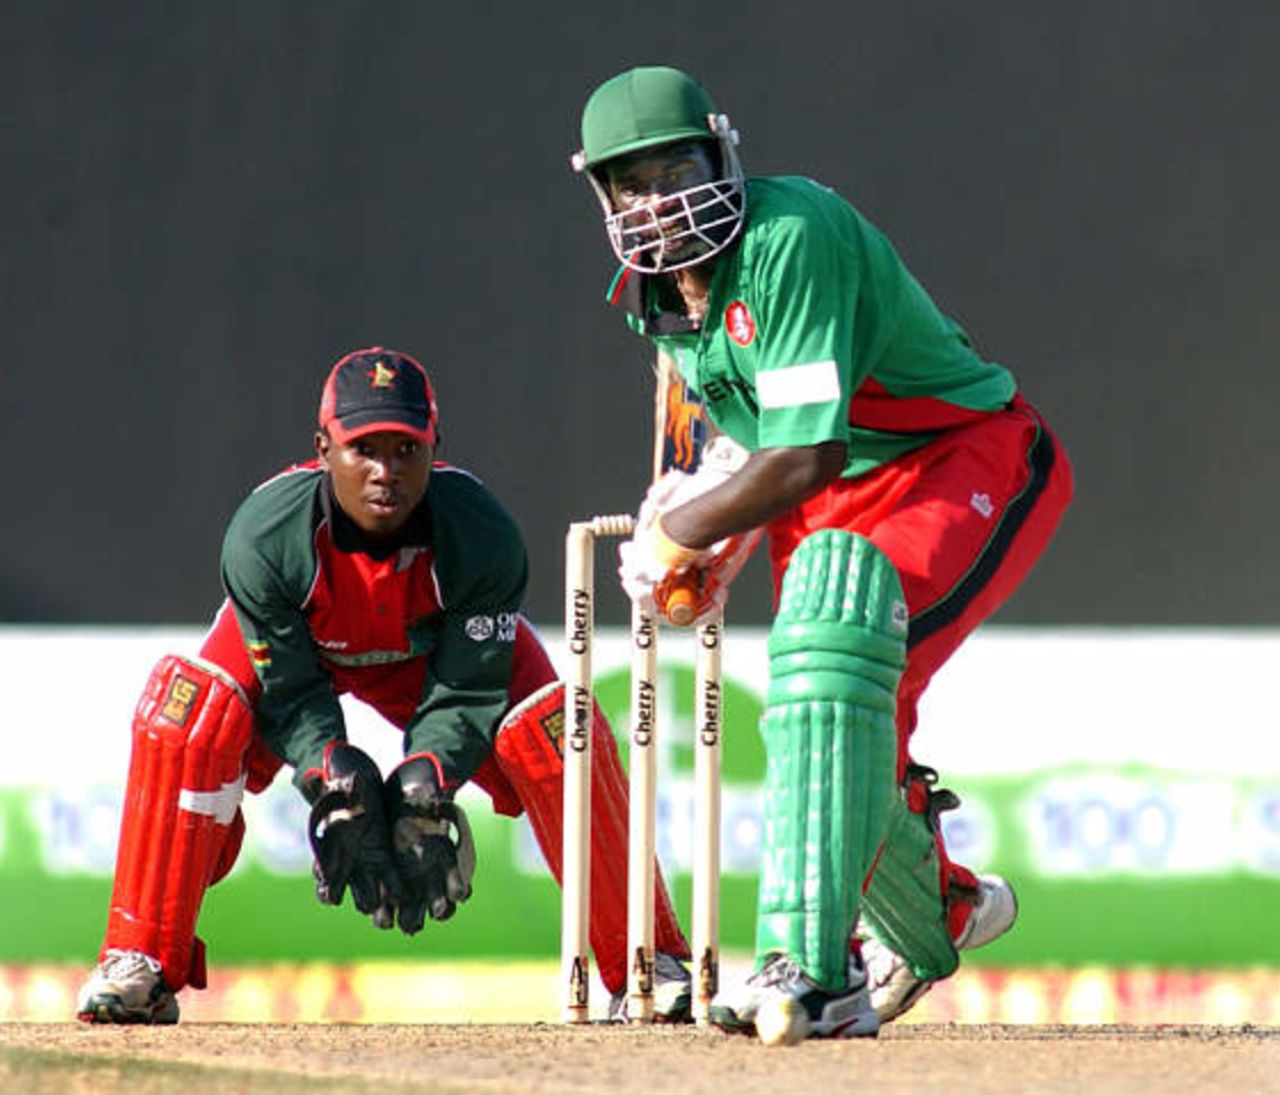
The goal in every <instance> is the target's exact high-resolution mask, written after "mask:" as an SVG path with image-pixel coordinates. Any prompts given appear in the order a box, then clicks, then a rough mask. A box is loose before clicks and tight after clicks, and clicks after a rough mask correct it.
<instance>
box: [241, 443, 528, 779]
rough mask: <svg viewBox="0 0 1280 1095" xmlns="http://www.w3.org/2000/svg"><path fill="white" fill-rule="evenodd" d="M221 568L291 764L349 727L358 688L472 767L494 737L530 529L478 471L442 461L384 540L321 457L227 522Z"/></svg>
mask: <svg viewBox="0 0 1280 1095" xmlns="http://www.w3.org/2000/svg"><path fill="white" fill-rule="evenodd" d="M222 581H223V585H224V587H225V589H226V592H227V595H228V597H229V598H230V601H231V603H232V605H233V606H234V608H235V612H236V618H237V621H238V622H239V624H240V629H241V633H242V634H243V636H244V641H245V644H246V647H247V648H248V651H249V654H250V657H251V659H252V661H253V664H254V669H255V671H256V672H257V674H258V677H259V680H260V681H261V683H262V698H261V700H260V701H259V703H258V707H257V718H258V728H259V732H260V733H261V735H262V737H263V739H264V740H265V741H266V743H267V744H268V745H269V746H270V747H271V748H272V750H273V751H274V752H275V753H276V754H277V755H278V756H279V757H280V758H281V759H282V760H284V761H285V762H286V763H288V764H290V765H293V766H294V768H295V769H296V770H297V772H296V775H295V780H296V779H298V778H300V777H301V775H302V774H303V773H305V772H306V771H307V770H308V769H309V768H316V767H319V766H320V764H321V762H322V759H323V754H324V747H325V745H326V744H327V743H328V742H330V741H332V740H334V739H345V737H346V729H345V723H344V720H343V715H342V709H341V706H340V705H339V702H338V696H339V695H340V694H342V693H351V694H352V695H354V696H356V697H357V698H359V699H361V700H363V701H365V702H366V703H368V704H370V705H371V706H373V707H374V708H375V709H377V710H378V711H379V712H381V713H382V714H383V716H385V717H386V718H387V719H388V720H390V721H391V722H392V723H394V724H395V725H396V726H399V727H400V728H402V729H403V731H404V751H405V754H406V755H409V754H411V753H419V752H429V753H433V754H435V756H436V757H438V758H439V760H440V763H441V767H442V769H443V772H444V776H445V779H446V780H447V781H448V783H449V784H450V786H456V785H458V784H460V783H461V782H463V781H464V780H466V779H467V778H469V777H470V776H471V774H472V773H473V772H474V771H475V769H476V768H477V767H478V766H479V764H480V763H481V761H482V760H483V759H484V758H485V756H486V755H487V754H488V752H489V751H490V748H491V745H492V739H493V733H494V730H495V727H496V725H497V722H498V719H499V718H500V716H501V715H502V712H503V710H504V709H505V707H506V705H507V686H508V682H509V679H510V675H511V659H512V649H513V643H514V641H515V632H516V620H517V614H518V613H519V610H520V605H521V602H522V600H523V597H524V591H525V586H526V584H527V581H528V563H527V557H526V553H525V546H524V541H523V538H522V537H521V535H520V531H519V529H518V528H517V526H516V524H515V522H514V521H513V519H512V518H511V516H510V515H509V514H508V513H507V511H506V510H505V509H504V508H503V507H502V505H501V504H500V503H499V502H498V500H497V499H496V498H495V497H494V496H493V494H492V493H491V492H490V491H489V490H488V488H486V487H485V486H484V485H483V484H482V483H480V482H479V480H477V479H476V478H474V477H473V476H472V475H470V474H468V473H467V472H465V471H462V470H460V469H458V468H454V467H450V466H448V465H445V464H436V465H435V466H434V467H433V469H432V472H431V478H430V480H429V481H428V484H427V492H426V495H425V497H424V499H423V501H422V502H421V503H420V504H419V505H418V507H417V509H415V510H414V512H413V514H412V516H411V517H410V519H409V521H408V522H407V523H406V526H405V528H404V529H403V530H402V534H401V536H400V537H399V539H398V542H397V543H396V544H395V545H394V546H392V547H390V548H385V547H377V546H375V545H373V544H371V543H370V542H368V540H367V539H366V538H365V537H364V535H363V534H362V533H361V531H360V530H359V529H358V528H357V527H356V525H355V524H354V523H353V522H352V521H351V520H350V519H349V518H347V517H346V515H345V514H344V513H343V512H342V510H341V509H340V508H339V507H338V505H337V503H336V502H335V501H334V498H333V495H332V490H331V488H330V486H329V479H328V476H327V475H326V474H325V473H324V472H323V471H322V470H321V469H320V468H319V466H318V465H316V464H315V463H314V462H312V463H310V464H306V465H301V466H299V467H296V468H293V469H290V470H289V471H286V472H284V473H282V474H280V475H278V476H276V477H275V478H273V479H270V480H268V481H267V482H266V483H264V484H262V485H261V486H260V487H258V488H257V489H256V490H255V491H254V492H253V493H252V494H251V495H250V496H249V497H248V498H247V499H246V500H245V501H244V502H243V503H242V504H241V506H240V508H239V509H238V510H237V511H236V514H235V516H234V517H233V518H232V520H231V523H230V525H229V526H228V528H227V533H226V536H225V539H224V542H223V548H222Z"/></svg>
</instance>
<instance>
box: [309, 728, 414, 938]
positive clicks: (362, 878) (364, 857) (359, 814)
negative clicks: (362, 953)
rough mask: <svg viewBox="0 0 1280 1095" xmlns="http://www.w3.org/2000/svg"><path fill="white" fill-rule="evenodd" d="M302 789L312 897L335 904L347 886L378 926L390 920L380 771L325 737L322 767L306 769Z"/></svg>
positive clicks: (390, 879)
mask: <svg viewBox="0 0 1280 1095" xmlns="http://www.w3.org/2000/svg"><path fill="white" fill-rule="evenodd" d="M302 793H303V795H304V796H306V798H307V801H308V802H310V803H311V816H310V817H309V818H308V820H307V837H308V839H309V840H310V842H311V851H312V854H313V856H314V861H313V863H312V873H313V874H314V875H315V880H316V897H317V899H318V900H319V901H320V902H321V903H322V904H324V905H341V904H342V897H343V894H345V893H346V891H347V889H348V887H349V888H350V890H351V899H352V900H353V901H354V902H355V906H356V908H357V909H359V910H360V912H362V913H366V914H368V915H371V916H372V917H373V923H374V925H375V926H377V927H379V928H390V927H391V926H392V924H393V923H394V918H395V911H394V910H395V906H396V904H397V902H398V901H399V898H400V877H399V875H398V874H397V872H396V866H395V861H394V859H393V857H392V853H391V839H390V830H389V828H388V826H387V815H386V810H385V808H384V806H383V794H382V773H381V772H380V771H378V766H377V765H376V764H375V763H374V762H373V759H372V758H371V757H370V756H369V755H368V754H367V753H365V752H364V751H363V750H361V749H359V748H357V747H356V746H354V745H351V744H350V743H348V742H331V743H330V744H329V746H328V747H327V748H326V749H325V754H324V767H323V769H318V770H313V771H312V772H309V773H308V774H307V776H306V777H305V778H304V780H303V783H302Z"/></svg>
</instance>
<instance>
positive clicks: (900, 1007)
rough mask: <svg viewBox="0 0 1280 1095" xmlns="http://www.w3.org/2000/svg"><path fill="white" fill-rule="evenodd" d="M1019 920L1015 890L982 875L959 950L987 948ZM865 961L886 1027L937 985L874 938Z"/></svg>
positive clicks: (868, 944)
mask: <svg viewBox="0 0 1280 1095" xmlns="http://www.w3.org/2000/svg"><path fill="white" fill-rule="evenodd" d="M1017 918H1018V899H1017V897H1016V896H1015V895H1014V892H1013V887H1012V886H1010V885H1009V883H1008V882H1007V881H1005V879H1003V878H1001V877H1000V876H999V875H998V874H984V875H979V876H978V900H977V902H976V903H975V904H974V906H973V910H972V911H971V912H970V913H969V919H968V920H967V921H965V925H964V928H963V929H962V930H961V932H960V935H959V936H958V937H957V938H956V940H955V945H956V950H958V951H971V950H975V949H976V948H978V947H985V946H986V945H987V944H988V943H990V942H991V941H992V940H995V939H999V938H1000V936H1002V935H1004V933H1005V932H1007V931H1008V930H1009V929H1010V928H1012V927H1013V922H1014V921H1015V920H1016V919H1017ZM862 957H863V959H864V960H865V962H866V964H867V978H868V987H869V991H870V994H871V1003H872V1006H873V1007H874V1008H875V1009H876V1014H877V1015H878V1016H880V1022H882V1023H888V1022H890V1021H891V1020H893V1019H896V1018H898V1016H900V1015H903V1014H904V1013H906V1012H908V1011H910V1010H911V1008H913V1007H914V1006H915V1005H916V1003H917V1002H918V1001H919V1000H920V998H921V997H922V996H924V994H925V993H926V992H928V991H929V990H930V989H931V988H932V987H933V985H934V982H932V981H926V980H924V979H922V978H920V977H917V976H916V974H915V972H914V971H913V970H912V969H911V967H910V966H908V965H907V964H906V962H904V961H903V960H902V958H900V957H899V956H898V955H897V954H895V953H894V952H893V951H891V950H890V949H889V948H888V947H886V946H885V945H884V944H883V943H879V942H877V941H876V940H875V939H873V938H870V937H868V938H866V939H864V940H863V942H862Z"/></svg>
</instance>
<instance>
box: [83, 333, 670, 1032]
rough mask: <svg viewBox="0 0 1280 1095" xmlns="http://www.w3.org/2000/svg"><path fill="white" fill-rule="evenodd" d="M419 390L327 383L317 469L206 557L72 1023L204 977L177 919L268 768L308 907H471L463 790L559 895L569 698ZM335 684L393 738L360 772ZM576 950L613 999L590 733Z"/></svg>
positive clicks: (601, 821) (141, 1015)
mask: <svg viewBox="0 0 1280 1095" xmlns="http://www.w3.org/2000/svg"><path fill="white" fill-rule="evenodd" d="M438 429H439V427H438V419H437V410H436V401H435V395H434V393H433V390H432V386H431V382H430V380H429V379H428V377H427V374H426V372H425V370H424V369H423V368H422V366H421V365H420V364H419V363H418V362H417V361H416V360H414V359H413V358H412V357H410V356H409V355H407V354H404V353H400V352H398V351H394V350H386V349H382V348H380V347H374V348H370V349H367V350H358V351H355V352H354V353H351V354H348V355H346V356H345V357H343V358H342V359H341V360H339V361H338V362H337V363H336V364H335V365H334V366H333V368H332V369H331V371H330V372H329V375H328V378H327V380H326V382H325V385H324V390H323V396H322V399H321V404H320V413H319V428H318V430H317V432H316V435H315V450H316V458H315V459H314V460H312V461H310V462H308V463H306V464H302V465H299V466H296V467H293V468H291V469H289V470H287V471H285V472H284V473H282V474H280V475H277V476H275V477H274V478H272V479H270V480H268V481H267V482H265V483H263V484H262V485H261V486H259V487H258V488H257V490H255V491H254V492H253V493H252V494H251V495H250V496H249V497H248V498H247V499H246V500H245V501H244V503H243V504H242V505H241V506H240V508H239V510H238V511H237V512H236V514H235V516H234V517H233V518H232V520H231V523H230V525H229V527H228V529H227V533H226V537H225V541H224V543H223V549H222V580H223V585H224V588H225V591H226V601H225V602H224V604H223V606H222V608H221V610H220V611H219V613H218V615H217V618H216V620H215V622H214V624H213V627H212V629H211V630H210V632H209V634H208V635H207V637H206V638H205V640H204V644H203V646H202V648H201V650H200V653H199V656H198V657H195V658H185V657H180V656H177V655H174V656H168V657H165V658H162V659H161V660H160V662H159V663H158V664H157V665H156V667H155V669H154V670H153V671H152V673H151V676H150V679H149V680H148V682H147V685H146V688H145V691H144V693H143V696H142V698H141V700H140V701H139V703H138V707H137V710H136V713H135V716H134V722H133V752H132V759H131V762H130V767H129V776H128V786H127V789H126V793H125V799H124V813H123V821H122V826H121V832H120V845H119V851H118V857H117V862H116V874H115V885H114V890H113V893H112V897H111V907H110V911H109V915H108V919H107V930H106V939H105V941H104V943H103V946H102V949H101V952H100V955H99V958H100V964H99V966H98V968H97V970H96V971H95V972H94V974H93V976H92V977H90V979H89V981H88V983H87V984H85V986H84V988H83V989H82V990H81V992H80V995H79V999H78V1001H77V1014H78V1015H79V1017H80V1018H81V1019H84V1020H87V1021H90V1022H102V1023H173V1022H176V1021H177V1019H178V1001H177V997H176V993H177V992H178V991H179V990H180V989H182V988H184V987H186V986H188V985H190V986H192V987H194V988H202V987H204V985H205V980H206V969H205V948H204V944H203V943H202V942H201V940H200V939H198V938H197V936H196V919H197V916H198V914H199V911H200V906H201V903H202V901H203V899H204V895H205V891H206V890H207V889H208V888H209V887H210V886H211V885H213V883H215V882H217V881H218V880H219V879H221V878H222V877H223V876H224V875H226V873H227V872H228V871H229V870H230V869H231V866H232V864H233V863H234V861H235V858H236V855H237V853H238V852H239V849H240V844H241V839H242V837H243V834H244V818H243V814H242V813H241V810H240V802H241V796H242V795H243V793H244V791H245V790H246V789H247V790H248V791H250V792H258V791H261V790H263V789H264V788H265V787H266V786H267V785H268V784H269V783H270V782H271V780H272V779H273V777H274V776H275V775H276V773H277V771H278V770H279V769H280V767H281V766H282V765H288V766H289V767H291V768H292V769H293V771H294V775H293V781H294V784H295V785H296V787H297V788H298V790H299V791H300V792H301V793H302V794H303V795H304V796H305V797H306V800H307V802H308V803H309V804H310V815H309V822H308V835H309V838H310V842H311V847H312V849H313V852H314V874H315V888H316V896H317V897H318V898H319V900H320V901H321V902H323V903H325V904H329V905H339V904H341V903H342V901H343V898H344V895H345V894H346V893H347V891H350V893H351V898H352V903H353V904H354V905H355V906H356V908H357V909H358V910H359V911H360V912H361V913H364V914H367V915H369V916H370V917H371V918H372V921H373V923H374V924H375V925H376V926H377V927H379V928H384V929H386V928H392V927H393V926H395V925H397V924H398V925H399V927H400V929H401V930H402V931H404V932H405V933H407V934H410V935H412V934H414V933H415V932H417V931H419V930H420V929H421V928H422V927H423V925H424V923H425V921H426V920H427V919H428V918H430V919H433V920H443V919H445V918H447V917H449V916H451V915H452V914H453V912H454V910H455V908H456V907H457V905H458V904H459V903H461V902H464V901H466V900H467V899H468V897H469V896H470V894H471V886H472V878H473V873H474V871H475V869H476V863H475V849H474V845H473V843H472V841H471V836H470V827H469V825H468V823H467V819H466V815H465V814H464V812H463V810H462V807H460V806H459V805H458V804H457V803H456V802H455V798H454V796H455V792H456V791H457V789H458V788H459V787H460V786H461V785H462V784H463V783H466V782H467V781H468V780H470V781H472V782H474V783H475V784H477V785H478V786H479V787H481V788H483V789H484V790H485V791H486V792H487V793H488V794H489V796H490V797H491V799H492V802H493V807H494V809H495V811H497V812H498V813H501V814H506V815H508V816H511V817H515V816H518V815H519V814H520V813H521V812H524V813H525V814H527V816H528V818H529V821H530V823H531V825H532V828H533V832H534V835H535V836H536V837H537V840H538V843H539V845H540V846H541V848H542V851H543V854H544V856H545V857H546V859H547V862H548V864H549V865H550V867H551V870H552V873H553V874H554V875H555V876H556V878H557V880H558V879H559V877H560V861H561V855H562V842H563V837H562V831H561V821H562V816H561V811H562V802H563V790H562V786H563V780H562V775H563V767H562V762H561V755H560V744H561V735H562V730H563V722H564V718H563V685H562V684H560V682H558V681H557V679H556V674H555V672H554V670H553V668H552V665H551V662H550V660H549V658H548V657H547V654H546V652H545V651H544V649H543V647H542V645H541V642H540V641H539V639H538V637H537V635H536V634H535V633H534V631H533V629H532V628H531V627H530V626H529V624H528V622H527V621H526V620H525V619H524V618H523V616H521V615H520V606H521V601H522V599H523V596H524V592H525V585H526V580H527V574H528V566H527V560H526V556H525V547H524V542H523V540H522V538H521V535H520V532H519V530H518V528H517V527H516V525H515V523H514V521H513V520H512V519H511V517H510V516H509V515H508V513H507V512H506V510H505V509H504V508H503V507H502V505H501V504H500V503H499V502H498V500H497V499H496V498H495V497H494V496H493V494H491V493H490V491H489V490H488V488H486V487H485V486H484V485H483V484H482V483H481V482H480V481H479V480H477V479H476V478H475V477H474V476H472V475H470V474H469V473H467V472H465V471H463V470H462V469H460V468H457V467H452V466H450V465H448V464H445V463H440V462H436V461H435V460H434V456H435V451H436V445H437V442H438ZM342 693H350V694H351V695H353V696H356V697H358V698H359V699H361V700H363V701H365V702H366V703H368V704H369V705H371V706H372V707H373V708H375V709H376V710H377V711H379V712H380V713H381V714H382V715H383V716H384V717H385V718H386V719H387V720H388V722H389V723H391V724H392V726H393V727H395V728H398V729H399V730H400V731H401V732H402V734H403V746H404V760H403V761H402V762H401V763H399V764H398V765H397V766H396V767H395V768H394V769H393V770H392V771H390V772H386V773H383V772H381V771H379V769H378V766H377V765H376V764H375V763H374V761H373V760H372V758H370V757H369V756H368V755H367V754H366V753H365V752H364V751H362V750H361V749H360V748H358V747H357V746H356V745H354V744H353V743H351V742H350V741H348V740H347V734H346V729H345V726H344V723H343V716H342V709H341V707H340V705H339V702H338V697H339V695H340V694H342ZM593 734H594V737H593V743H594V744H593V749H592V756H593V771H592V789H591V791H592V797H593V804H594V812H593V822H594V823H593V826H592V830H591V840H592V849H591V871H592V884H591V898H592V905H591V944H592V948H593V950H594V951H595V954H596V961H597V965H598V969H599V974H600V977H601V979H602V980H603V982H604V984H605V986H606V987H607V988H608V989H609V990H610V991H611V992H612V993H613V994H614V1009H615V1010H620V1009H621V1008H622V1006H623V1004H622V1000H623V997H624V989H625V982H626V973H627V954H626V908H627V902H626V884H627V823H628V810H627V784H626V778H625V776H624V775H623V771H622V766H621V763H620V761H619V757H618V751H617V746H616V744H615V742H614V739H613V734H612V732H611V731H610V729H609V726H608V724H607V723H606V721H605V719H604V717H603V715H602V714H601V713H600V711H599V709H598V708H597V709H596V717H595V722H594V727H593ZM657 890H658V892H657V897H656V917H657V921H656V949H657V951H658V960H657V963H656V967H657V968H656V971H655V974H656V976H655V1008H656V1010H657V1012H658V1015H659V1018H661V1019H666V1020H679V1019H686V1018H687V1017H688V1013H689V1006H690V994H689V974H688V971H687V969H686V968H685V966H684V965H683V963H682V961H681V960H682V959H687V958H688V956H689V948H688V945H687V943H686V942H685V940H684V937H683V935H682V934H681V931H680V928H679V926H678V924H677V923H676V919H675V916H674V914H673V912H672V909H671V903H670V900H669V898H668V895H667V892H666V889H665V886H664V885H663V884H662V881H661V878H660V877H659V882H658V886H657Z"/></svg>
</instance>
